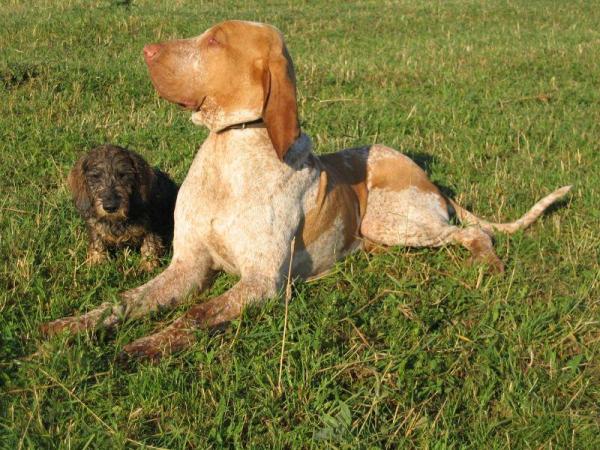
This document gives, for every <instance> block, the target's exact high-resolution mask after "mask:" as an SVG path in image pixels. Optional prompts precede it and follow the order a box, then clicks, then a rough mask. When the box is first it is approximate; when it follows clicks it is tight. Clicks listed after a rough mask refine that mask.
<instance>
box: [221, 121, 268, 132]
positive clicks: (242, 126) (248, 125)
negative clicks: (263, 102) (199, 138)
mask: <svg viewBox="0 0 600 450" xmlns="http://www.w3.org/2000/svg"><path fill="white" fill-rule="evenodd" d="M266 127H267V125H266V124H265V122H264V121H263V120H262V117H261V118H259V119H256V120H251V121H250V122H242V123H235V124H233V125H229V126H228V127H225V128H223V129H222V130H219V131H217V133H219V134H220V133H224V132H225V131H229V130H245V129H246V128H266Z"/></svg>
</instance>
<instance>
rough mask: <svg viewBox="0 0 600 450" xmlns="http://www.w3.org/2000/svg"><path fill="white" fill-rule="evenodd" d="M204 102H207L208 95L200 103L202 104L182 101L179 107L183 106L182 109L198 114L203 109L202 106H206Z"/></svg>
mask: <svg viewBox="0 0 600 450" xmlns="http://www.w3.org/2000/svg"><path fill="white" fill-rule="evenodd" d="M204 100H206V95H205V96H204V97H203V98H202V100H201V101H200V103H196V102H192V101H187V100H182V101H180V102H177V104H178V105H179V106H181V107H182V108H185V109H189V110H191V111H193V112H198V111H200V110H201V109H202V105H203V104H204Z"/></svg>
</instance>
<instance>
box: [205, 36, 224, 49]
mask: <svg viewBox="0 0 600 450" xmlns="http://www.w3.org/2000/svg"><path fill="white" fill-rule="evenodd" d="M220 45H221V43H220V42H219V41H217V39H216V38H215V37H214V36H211V37H210V39H209V40H208V46H209V47H218V46H220Z"/></svg>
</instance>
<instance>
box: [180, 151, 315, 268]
mask: <svg viewBox="0 0 600 450" xmlns="http://www.w3.org/2000/svg"><path fill="white" fill-rule="evenodd" d="M236 144H238V145H236ZM269 151H272V149H270V148H264V143H263V142H261V141H260V140H259V141H258V142H255V143H252V142H247V141H246V142H243V143H236V142H235V141H234V142H228V143H227V145H218V143H216V144H215V143H214V142H213V143H211V142H210V141H207V142H206V143H205V144H204V145H203V146H202V148H201V149H200V151H199V153H198V154H197V155H196V158H195V159H194V162H193V163H192V166H191V167H190V170H189V172H188V175H187V177H186V179H185V181H184V183H183V185H182V186H181V189H180V191H179V195H178V198H177V205H176V208H175V241H176V242H175V245H179V242H182V244H181V245H186V244H184V243H183V242H186V243H187V244H188V245H189V244H190V243H191V242H195V241H197V240H199V241H202V243H203V246H205V247H207V248H208V250H209V252H210V253H211V255H212V257H213V259H214V260H215V261H216V263H217V266H220V267H221V268H223V269H225V270H227V271H231V272H239V270H240V269H239V267H240V266H241V265H243V264H244V261H243V260H244V259H245V258H250V257H252V255H255V254H256V251H255V249H256V248H269V247H272V246H274V245H275V244H274V243H273V242H272V241H273V237H274V236H281V235H282V234H285V233H286V232H287V233H291V232H293V230H295V229H296V227H297V223H298V221H299V220H300V214H301V212H300V207H299V205H301V204H302V196H303V195H304V194H305V193H306V190H307V186H308V185H309V184H310V183H311V182H314V180H312V179H311V176H312V174H310V173H309V171H307V170H306V171H302V170H300V171H298V170H294V169H292V168H290V167H289V166H287V165H285V164H282V163H281V162H280V161H279V160H277V158H276V157H275V156H274V154H270V153H269ZM289 239H291V236H290V237H289ZM274 251H275V250H274Z"/></svg>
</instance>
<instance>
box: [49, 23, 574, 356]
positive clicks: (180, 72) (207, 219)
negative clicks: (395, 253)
mask: <svg viewBox="0 0 600 450" xmlns="http://www.w3.org/2000/svg"><path fill="white" fill-rule="evenodd" d="M144 56H145V59H146V63H147V65H148V69H149V71H150V77H151V78H152V83H153V84H154V87H155V88H156V90H157V91H158V93H159V94H160V96H162V97H163V98H165V99H167V100H169V101H171V102H174V103H177V104H180V105H182V106H184V107H185V108H188V109H190V110H191V111H192V120H193V122H194V123H195V124H198V125H204V126H206V127H208V129H209V130H210V134H209V136H208V138H207V139H206V141H205V142H204V143H203V144H202V147H201V148H200V150H199V151H198V153H197V155H196V157H195V159H194V161H193V163H192V166H191V167H190V170H189V173H188V175H187V177H186V179H185V181H184V183H183V185H182V186H181V189H180V191H179V195H178V198H177V205H176V208H175V234H174V240H173V259H172V261H171V264H170V265H169V267H168V268H167V269H166V270H165V271H164V272H162V273H161V274H160V275H158V276H157V277H156V278H154V279H153V280H151V281H149V282H148V283H146V284H144V285H143V286H140V287H138V288H136V289H133V290H131V291H128V292H125V293H124V294H123V299H122V302H121V303H120V304H118V305H113V304H109V303H104V304H102V305H101V306H100V307H98V308H96V309H94V310H92V311H90V312H88V313H87V314H84V315H81V316H74V317H68V318H64V319H60V320H56V321H54V322H50V323H48V324H46V325H45V326H43V329H44V330H45V331H46V333H48V334H54V333H56V332H57V331H60V330H63V329H68V330H70V331H74V332H76V331H81V330H85V329H93V328H95V327H97V326H107V327H110V326H114V325H115V324H117V323H118V322H119V321H121V320H123V319H124V318H137V317H141V316H143V315H145V314H148V313H150V312H151V311H155V310H157V309H160V308H173V307H175V306H177V305H178V304H179V303H180V302H181V301H182V299H183V298H184V296H185V295H186V294H187V293H188V292H190V291H193V290H195V291H201V290H203V289H206V288H207V287H208V286H209V284H210V282H211V280H212V278H213V275H214V274H215V273H216V272H218V271H221V270H224V271H227V272H230V273H234V274H237V275H239V276H240V280H239V282H238V283H237V284H236V285H235V286H234V287H233V288H231V289H230V290H229V291H227V292H225V293H224V294H223V295H220V296H218V297H216V298H213V299H211V300H209V301H206V302H204V303H201V304H198V305H197V306H194V307H192V308H191V309H190V310H189V311H188V312H187V313H185V314H184V315H183V316H182V317H181V318H179V319H177V320H176V321H175V322H174V323H173V324H171V325H170V326H168V327H166V328H165V329H163V330H162V331H160V332H159V333H156V334H154V335H151V336H148V337H144V338H141V339H139V340H137V341H135V342H133V343H131V344H129V345H127V346H126V347H125V349H124V351H125V354H134V355H137V356H143V357H149V358H157V357H159V356H161V355H164V354H167V353H170V352H172V351H175V350H180V349H182V348H185V347H187V346H189V345H190V344H192V343H193V342H194V334H195V330H197V329H198V328H210V327H214V326H217V325H220V324H223V323H225V322H228V321H230V320H232V319H234V318H236V317H237V316H239V315H240V313H241V312H242V310H243V308H244V307H245V306H246V305H248V304H250V303H252V302H259V301H260V300H262V299H265V298H268V297H272V296H274V295H276V294H277V293H278V292H279V291H280V289H281V288H282V287H283V286H284V285H285V283H286V280H287V274H288V266H289V264H290V261H292V276H293V277H300V278H309V277H314V276H317V275H319V274H322V273H324V272H325V271H327V270H328V269H330V268H331V267H332V266H333V264H334V263H335V262H336V261H337V260H339V259H340V258H343V257H344V256H345V255H347V254H348V253H350V252H352V251H354V250H356V249H359V248H365V247H368V246H370V245H371V244H378V245H384V246H391V245H405V246H441V245H445V244H448V243H458V244H461V245H463V246H465V247H466V248H468V249H469V250H470V251H471V253H472V257H473V259H475V260H477V261H481V262H484V263H487V264H488V265H490V266H491V268H493V269H496V270H498V271H501V270H502V268H503V266H502V263H501V262H500V260H499V259H498V257H497V256H496V254H495V252H494V249H493V247H492V240H491V237H490V236H491V235H492V233H493V232H494V231H496V230H498V231H505V232H509V233H510V232H513V231H515V230H518V229H521V228H524V227H526V226H528V225H529V224H530V223H531V222H533V221H534V220H535V219H536V218H537V217H538V216H539V215H540V214H541V213H542V212H543V211H544V209H545V208H547V207H548V206H549V205H550V204H551V203H552V202H554V201H555V200H557V199H559V198H561V197H562V196H564V195H565V194H566V193H567V191H568V190H569V189H570V187H569V186H567V187H563V188H561V189H559V190H557V191H555V192H553V193H552V194H550V195H548V196H547V197H545V198H544V199H542V200H540V201H539V202H538V203H537V204H536V205H535V206H534V207H533V208H532V209H531V210H530V211H529V212H528V213H527V214H526V215H525V216H523V217H522V218H521V219H519V220H517V221H516V222H513V223H509V224H492V223H489V222H486V221H484V220H482V219H479V218H477V217H475V216H474V215H472V214H471V213H469V212H468V211H466V210H464V209H463V208H461V207H460V206H458V205H457V204H455V203H454V202H453V201H452V200H450V199H448V198H446V197H444V196H443V195H442V194H441V193H440V191H439V190H438V189H437V188H436V186H434V185H433V184H432V183H431V182H430V181H429V180H428V178H427V176H426V174H425V173H424V172H423V171H422V170H421V169H420V168H419V167H418V166H417V165H416V164H415V163H414V162H412V161H411V160H410V159H409V158H407V157H406V156H404V155H402V154H400V153H398V152H397V151H395V150H393V149H390V148H388V147H384V146H381V145H373V146H367V147H362V148H355V149H348V150H344V151H342V152H339V153H335V154H330V155H324V156H316V155H315V154H314V153H312V151H311V142H310V139H309V138H308V136H306V135H305V134H303V133H302V132H301V131H300V127H299V123H298V116H297V107H296V87H295V79H294V69H293V66H292V60H291V58H290V56H289V54H288V52H287V50H286V47H285V44H284V41H283V38H282V35H281V34H280V33H279V32H278V31H277V30H276V29H275V28H273V27H271V26H268V25H262V24H258V23H252V22H241V21H227V22H223V23H221V24H218V25H216V26H214V27H212V28H210V29H209V30H207V31H206V32H204V33H203V34H201V35H200V36H198V37H195V38H192V39H185V40H175V41H169V42H164V43H160V44H151V45H147V46H146V47H145V48H144ZM452 212H455V213H456V215H457V216H458V218H459V219H460V220H461V222H462V223H463V225H464V226H463V227H457V226H454V225H451V224H449V217H450V214H451V213H452ZM292 242H295V246H294V248H293V249H292V248H291V243H292Z"/></svg>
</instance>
